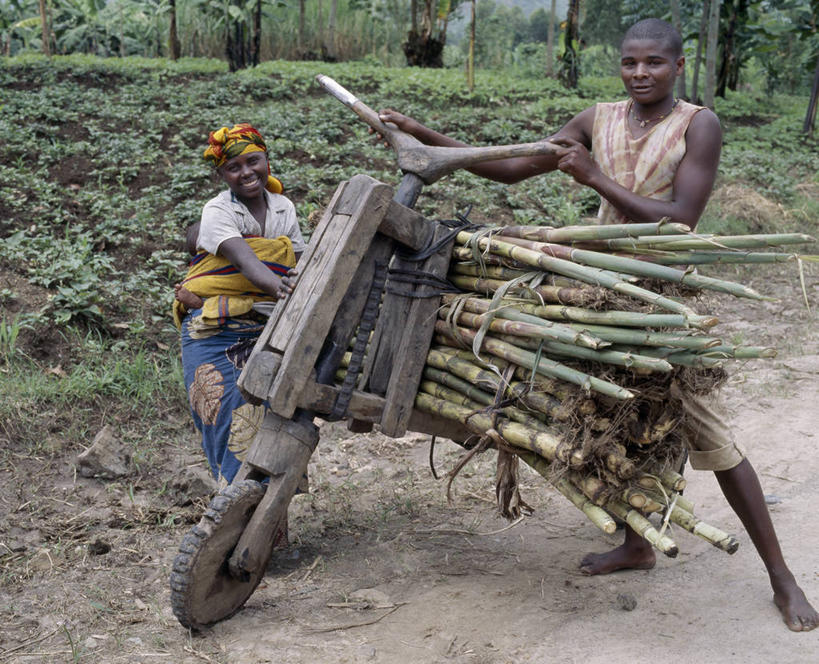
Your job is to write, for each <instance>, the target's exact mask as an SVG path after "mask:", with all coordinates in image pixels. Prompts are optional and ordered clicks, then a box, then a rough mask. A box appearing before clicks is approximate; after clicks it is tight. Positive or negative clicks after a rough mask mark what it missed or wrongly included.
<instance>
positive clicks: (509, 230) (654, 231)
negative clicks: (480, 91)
mask: <svg viewBox="0 0 819 664" xmlns="http://www.w3.org/2000/svg"><path fill="white" fill-rule="evenodd" d="M687 231H688V226H686V225H685V224H679V223H673V222H668V221H657V222H649V223H641V224H608V225H605V226H600V225H583V226H580V225H578V226H563V227H562V228H551V227H549V226H504V227H503V228H501V229H500V230H499V231H498V232H499V234H500V235H505V236H507V237H519V238H523V239H527V240H535V241H537V242H581V241H585V240H600V239H605V238H631V237H638V236H642V235H650V236H654V235H665V234H678V233H685V232H687Z"/></svg>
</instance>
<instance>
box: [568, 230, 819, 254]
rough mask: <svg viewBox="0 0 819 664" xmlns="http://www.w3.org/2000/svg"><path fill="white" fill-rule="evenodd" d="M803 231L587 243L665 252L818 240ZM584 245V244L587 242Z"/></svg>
mask: <svg viewBox="0 0 819 664" xmlns="http://www.w3.org/2000/svg"><path fill="white" fill-rule="evenodd" d="M815 241H816V240H815V239H814V238H813V237H811V236H810V235H805V234H803V233H769V234H758V235H723V236H719V235H666V236H664V237H636V238H623V239H611V240H602V241H595V242H590V243H588V246H589V248H593V249H595V250H598V251H599V250H603V251H605V250H607V249H632V248H653V249H662V250H664V251H680V250H683V251H688V250H692V249H693V250H697V249H767V248H770V247H781V246H784V245H791V244H805V243H808V242H815ZM584 244H585V243H584Z"/></svg>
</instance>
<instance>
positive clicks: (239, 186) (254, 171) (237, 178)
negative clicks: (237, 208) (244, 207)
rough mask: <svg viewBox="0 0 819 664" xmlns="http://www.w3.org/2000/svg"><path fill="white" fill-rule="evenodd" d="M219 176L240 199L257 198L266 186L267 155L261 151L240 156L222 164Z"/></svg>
mask: <svg viewBox="0 0 819 664" xmlns="http://www.w3.org/2000/svg"><path fill="white" fill-rule="evenodd" d="M219 174H220V175H221V176H222V179H224V181H225V182H226V183H227V186H228V187H230V190H231V191H232V192H233V193H234V194H236V196H237V197H239V198H240V199H252V198H257V197H258V196H261V195H262V193H263V192H264V187H265V184H267V155H266V154H265V153H264V152H261V151H255V152H247V153H245V154H240V155H239V156H238V157H233V159H229V160H228V161H226V162H225V163H224V164H222V166H220V167H219Z"/></svg>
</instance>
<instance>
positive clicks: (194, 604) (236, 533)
mask: <svg viewBox="0 0 819 664" xmlns="http://www.w3.org/2000/svg"><path fill="white" fill-rule="evenodd" d="M264 491H265V490H264V487H262V485H261V484H259V482H256V481H253V480H242V481H239V482H235V483H234V484H231V485H230V486H228V487H226V488H225V489H222V491H220V492H219V493H218V494H217V495H216V496H215V497H214V498H213V500H211V502H210V505H209V506H208V509H207V511H206V512H205V514H204V516H202V518H201V520H200V521H199V523H198V524H197V525H195V526H194V527H193V528H192V529H191V530H190V532H189V533H188V534H187V535H185V537H184V539H183V540H182V543H181V544H180V546H179V553H178V554H177V555H176V558H174V561H173V568H172V572H171V577H170V585H171V606H172V607H173V612H174V615H175V616H176V617H177V619H178V620H179V622H180V623H182V625H184V626H185V627H188V628H190V629H193V630H200V629H202V628H204V627H207V626H208V625H212V624H214V623H216V622H219V621H220V620H224V619H225V618H229V617H230V616H232V615H233V614H234V613H236V612H237V611H238V610H239V609H241V608H242V606H243V605H244V603H245V602H246V601H247V599H248V598H249V597H250V596H251V595H252V594H253V591H254V590H256V586H258V585H259V582H260V581H261V580H262V576H264V569H261V570H259V571H258V572H256V573H254V574H250V575H248V578H246V579H239V578H236V577H234V576H232V575H231V573H230V570H229V568H228V559H229V558H230V556H231V554H232V553H233V549H234V548H235V547H236V544H237V542H238V541H239V538H240V537H241V535H242V532H243V531H244V529H245V526H246V525H247V523H248V521H250V517H251V516H252V515H253V512H254V510H255V509H256V506H257V505H258V504H259V502H260V501H261V499H262V496H264ZM271 549H272V538H271Z"/></svg>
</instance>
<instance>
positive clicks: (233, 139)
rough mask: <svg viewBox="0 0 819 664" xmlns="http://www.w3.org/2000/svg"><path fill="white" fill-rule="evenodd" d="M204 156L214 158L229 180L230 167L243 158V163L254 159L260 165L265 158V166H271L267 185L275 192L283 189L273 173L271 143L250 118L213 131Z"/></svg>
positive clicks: (266, 187)
mask: <svg viewBox="0 0 819 664" xmlns="http://www.w3.org/2000/svg"><path fill="white" fill-rule="evenodd" d="M254 153H262V154H254ZM203 157H204V159H205V161H209V162H211V163H212V164H213V165H214V166H215V167H216V169H217V170H218V171H219V173H220V175H222V177H223V178H225V179H226V180H227V179H228V178H227V177H225V176H226V174H227V173H228V171H230V170H231V168H232V167H234V166H236V165H238V164H239V162H242V164H244V162H248V163H251V162H252V163H253V164H255V165H258V164H261V163H262V160H263V163H264V168H265V169H266V170H267V182H266V183H265V189H267V190H268V191H270V192H272V193H274V194H280V193H281V192H282V183H281V182H280V181H279V180H278V179H277V178H274V177H273V176H272V175H270V163H269V162H268V159H267V146H266V145H265V142H264V139H263V138H262V135H261V134H260V133H259V132H258V131H257V130H256V129H254V128H253V127H252V126H250V125H249V124H248V123H246V122H244V123H241V124H237V125H234V126H233V128H232V129H228V128H227V127H222V128H221V129H219V130H217V131H212V132H210V135H209V136H208V147H207V148H206V149H205V152H204V154H203ZM231 188H232V187H231Z"/></svg>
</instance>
